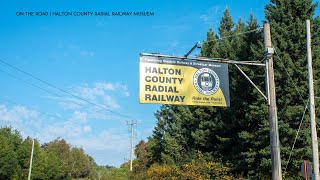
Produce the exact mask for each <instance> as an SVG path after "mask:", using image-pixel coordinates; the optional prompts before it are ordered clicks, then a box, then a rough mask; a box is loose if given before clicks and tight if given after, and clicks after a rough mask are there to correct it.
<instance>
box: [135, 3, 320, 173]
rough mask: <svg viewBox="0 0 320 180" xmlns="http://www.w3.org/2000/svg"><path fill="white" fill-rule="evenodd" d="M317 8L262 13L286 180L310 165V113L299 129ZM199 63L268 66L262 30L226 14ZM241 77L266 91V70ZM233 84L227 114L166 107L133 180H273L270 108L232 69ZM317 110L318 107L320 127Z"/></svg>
mask: <svg viewBox="0 0 320 180" xmlns="http://www.w3.org/2000/svg"><path fill="white" fill-rule="evenodd" d="M316 7H317V4H313V3H312V1H311V0H286V1H284V0H271V3H270V4H269V5H267V6H266V7H265V13H266V14H265V16H266V19H267V21H268V22H269V23H270V26H271V36H272V43H273V46H274V48H275V52H276V54H275V55H274V68H275V83H276V95H277V106H278V121H279V133H280V145H281V158H282V171H283V176H284V178H285V179H301V178H302V175H301V173H300V165H301V162H302V161H303V159H308V160H311V159H312V153H311V141H310V130H309V129H310V128H309V127H310V124H309V116H308V111H307V112H306V115H305V119H304V120H303V121H302V122H303V123H302V124H301V127H300V121H301V118H302V114H303V112H304V109H305V107H306V105H307V103H308V101H307V99H308V78H307V73H308V70H307V60H306V53H307V50H306V20H307V19H310V20H311V24H312V26H311V34H312V40H313V42H316V43H319V42H320V19H319V16H315V9H316ZM244 32H245V33H244ZM312 51H313V70H314V85H315V95H316V96H318V97H319V96H320V86H319V85H320V84H319V83H320V48H319V45H313V46H312ZM201 56H204V57H219V58H226V59H232V60H244V61H248V60H253V61H260V62H263V61H264V40H263V29H262V28H259V24H258V22H257V20H256V19H255V18H254V15H253V14H250V16H249V19H248V20H246V21H243V20H242V19H239V20H238V21H237V22H234V21H233V19H232V17H231V15H230V13H229V10H228V9H226V10H225V11H224V15H223V17H222V19H221V21H220V26H219V28H218V32H214V31H213V29H212V28H210V29H209V31H208V33H207V39H206V42H204V43H203V47H202V49H201ZM241 69H242V70H243V71H244V72H246V74H247V75H248V76H249V77H250V78H251V79H252V81H253V82H255V83H256V84H257V85H258V86H259V87H260V88H261V89H264V87H265V83H264V80H265V78H264V71H265V69H264V68H262V67H256V66H250V67H248V66H241ZM229 79H230V96H231V103H230V104H231V106H230V107H229V108H217V107H198V106H175V105H163V106H161V109H160V110H158V111H157V112H156V113H155V116H156V118H157V120H158V121H157V124H156V127H155V128H154V131H153V135H152V136H151V137H149V139H148V141H147V142H144V141H141V142H140V143H139V144H138V145H137V146H136V149H135V154H136V156H137V158H136V160H135V161H134V172H133V174H132V178H133V179H271V154H270V139H269V133H270V132H269V120H268V109H267V103H266V101H265V99H264V98H263V97H262V96H261V95H260V94H259V92H258V91H257V90H256V89H255V88H254V87H252V85H251V84H250V83H249V82H248V81H247V80H246V79H245V78H244V77H243V75H242V74H241V73H240V72H239V71H238V69H237V68H235V67H234V66H233V65H229ZM316 103H317V104H318V103H319V99H317V100H316ZM319 110H320V109H319V106H316V114H317V118H316V119H317V122H318V123H319V117H320V116H319V115H320V111H319ZM299 127H300V132H299V135H298V136H297V140H296V143H295V147H294V148H293V150H291V149H292V145H293V142H294V140H295V137H296V132H297V130H298V128H299ZM318 134H319V132H318ZM290 156H291V158H290V161H289V157H290Z"/></svg>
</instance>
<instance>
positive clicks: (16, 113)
mask: <svg viewBox="0 0 320 180" xmlns="http://www.w3.org/2000/svg"><path fill="white" fill-rule="evenodd" d="M37 116H38V113H37V112H36V111H32V110H28V109H27V108H25V107H23V106H14V107H13V108H11V109H8V108H7V107H6V106H5V105H0V120H1V121H8V122H21V121H22V120H32V119H34V118H37Z"/></svg>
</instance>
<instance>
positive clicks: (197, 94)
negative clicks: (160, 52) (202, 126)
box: [139, 56, 229, 106]
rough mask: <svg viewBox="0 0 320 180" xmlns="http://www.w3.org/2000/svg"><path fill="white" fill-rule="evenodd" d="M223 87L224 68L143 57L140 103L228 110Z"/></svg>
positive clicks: (224, 85) (226, 88)
mask: <svg viewBox="0 0 320 180" xmlns="http://www.w3.org/2000/svg"><path fill="white" fill-rule="evenodd" d="M225 71H226V74H224V77H222V78H221V76H222V75H223V74H222V72H225ZM224 83H228V72H227V66H224V64H212V63H197V62H192V61H178V60H164V59H157V58H150V57H144V56H142V57H140V92H139V93H140V103H152V104H176V105H199V106H229V85H228V84H224Z"/></svg>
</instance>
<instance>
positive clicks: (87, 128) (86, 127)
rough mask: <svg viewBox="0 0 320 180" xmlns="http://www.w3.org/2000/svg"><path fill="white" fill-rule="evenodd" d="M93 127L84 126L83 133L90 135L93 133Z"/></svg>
mask: <svg viewBox="0 0 320 180" xmlns="http://www.w3.org/2000/svg"><path fill="white" fill-rule="evenodd" d="M91 130H92V129H91V127H90V126H89V125H85V126H83V132H85V133H89V132H91Z"/></svg>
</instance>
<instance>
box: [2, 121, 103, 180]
mask: <svg viewBox="0 0 320 180" xmlns="http://www.w3.org/2000/svg"><path fill="white" fill-rule="evenodd" d="M32 141H33V139H32V138H31V137H27V138H26V139H24V140H23V138H22V137H21V135H20V133H19V132H18V131H16V130H12V128H10V127H4V128H0V142H1V143H0V179H15V180H20V179H21V180H22V179H27V178H28V175H29V166H30V155H31V149H32ZM71 178H91V179H98V172H97V164H96V163H95V161H94V159H93V158H92V157H91V156H89V155H87V154H85V152H84V150H83V149H82V148H77V147H72V148H71V146H70V145H69V144H68V143H67V142H66V141H65V140H64V139H56V140H54V141H52V142H49V143H46V144H43V145H42V146H41V145H40V143H39V141H38V140H36V139H34V153H33V163H32V174H31V179H34V180H49V179H50V180H51V179H57V180H62V179H71Z"/></svg>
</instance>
